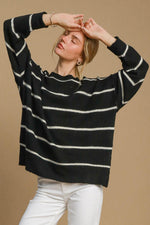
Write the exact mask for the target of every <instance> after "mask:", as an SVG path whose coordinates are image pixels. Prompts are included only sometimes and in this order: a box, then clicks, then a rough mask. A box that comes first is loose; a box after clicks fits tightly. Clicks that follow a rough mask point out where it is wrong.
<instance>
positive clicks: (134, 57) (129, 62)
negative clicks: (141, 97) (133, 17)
mask: <svg viewBox="0 0 150 225" xmlns="http://www.w3.org/2000/svg"><path fill="white" fill-rule="evenodd" d="M115 38H116V39H117V40H116V41H115V42H114V43H113V44H112V45H111V46H107V48H108V49H109V50H110V51H112V52H113V53H114V54H115V55H117V56H118V57H119V59H120V60H121V63H122V67H123V68H122V69H120V70H119V71H118V72H116V73H114V74H112V76H113V79H114V84H115V91H116V104H117V111H118V110H119V109H120V108H122V107H123V106H124V105H126V103H127V102H128V101H129V100H130V99H131V98H132V97H133V96H134V95H135V93H136V92H137V91H138V89H139V88H140V86H141V85H142V83H143V81H144V78H145V75H146V73H147V70H148V68H149V64H148V63H147V62H146V61H145V60H144V59H143V58H142V56H141V55H140V54H139V53H138V52H137V51H136V50H135V49H134V48H133V47H132V46H130V45H128V44H126V43H125V42H124V41H122V40H121V39H120V38H119V37H118V36H115Z"/></svg>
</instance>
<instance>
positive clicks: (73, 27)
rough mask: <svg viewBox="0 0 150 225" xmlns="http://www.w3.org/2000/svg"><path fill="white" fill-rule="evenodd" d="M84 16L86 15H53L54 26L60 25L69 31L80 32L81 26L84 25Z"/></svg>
mask: <svg viewBox="0 0 150 225" xmlns="http://www.w3.org/2000/svg"><path fill="white" fill-rule="evenodd" d="M83 15H84V14H69V13H56V14H54V15H52V21H53V23H54V24H58V25H59V26H61V27H63V28H64V29H67V30H69V31H80V30H81V24H83V22H82V21H83Z"/></svg>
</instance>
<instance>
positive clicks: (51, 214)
mask: <svg viewBox="0 0 150 225" xmlns="http://www.w3.org/2000/svg"><path fill="white" fill-rule="evenodd" d="M38 181H39V180H38ZM65 211H66V202H65V200H64V198H63V194H62V189H61V185H60V183H58V182H55V181H53V180H50V179H49V180H48V179H41V180H40V181H39V182H38V188H37V191H36V194H35V196H34V198H33V199H32V200H30V201H29V204H28V206H27V208H26V210H25V212H24V214H23V216H22V218H21V220H20V223H19V225H56V224H57V222H58V221H59V219H60V218H61V216H62V215H63V214H64V213H65Z"/></svg>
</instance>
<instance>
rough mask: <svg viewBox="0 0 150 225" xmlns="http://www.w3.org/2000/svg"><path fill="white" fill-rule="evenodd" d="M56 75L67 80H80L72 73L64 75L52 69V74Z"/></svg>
mask: <svg viewBox="0 0 150 225" xmlns="http://www.w3.org/2000/svg"><path fill="white" fill-rule="evenodd" d="M51 74H52V75H55V77H57V78H60V79H63V80H66V79H74V80H77V81H79V78H78V77H74V76H73V75H72V74H67V75H65V76H63V75H60V74H59V73H56V72H54V71H52V72H51V73H50V75H51Z"/></svg>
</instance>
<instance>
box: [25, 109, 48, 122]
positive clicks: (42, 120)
mask: <svg viewBox="0 0 150 225" xmlns="http://www.w3.org/2000/svg"><path fill="white" fill-rule="evenodd" d="M22 108H24V109H26V110H28V111H30V112H31V115H32V116H33V117H35V118H37V119H39V120H40V121H41V122H43V123H45V124H47V122H46V121H45V120H44V119H42V118H41V117H39V116H37V115H35V114H33V112H32V109H31V108H30V107H28V106H26V105H22Z"/></svg>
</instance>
